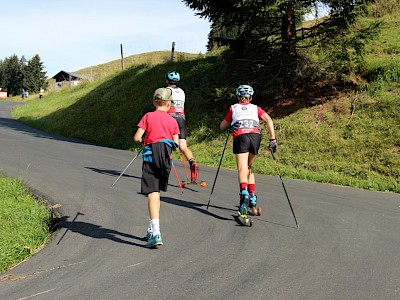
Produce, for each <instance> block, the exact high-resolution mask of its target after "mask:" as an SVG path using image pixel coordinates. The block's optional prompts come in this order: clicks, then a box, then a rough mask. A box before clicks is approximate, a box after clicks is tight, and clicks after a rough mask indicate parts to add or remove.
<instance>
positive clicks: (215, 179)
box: [207, 133, 229, 210]
mask: <svg viewBox="0 0 400 300" xmlns="http://www.w3.org/2000/svg"><path fill="white" fill-rule="evenodd" d="M228 139H229V133H228V134H227V136H226V141H225V146H224V150H223V151H222V155H221V159H220V160H219V165H218V169H217V174H215V178H214V183H213V186H212V189H211V193H210V198H208V203H207V210H208V206H209V205H210V201H211V196H212V193H213V192H214V187H215V182H216V181H217V177H218V173H219V168H220V167H221V163H222V158H223V157H224V153H225V149H226V144H228Z"/></svg>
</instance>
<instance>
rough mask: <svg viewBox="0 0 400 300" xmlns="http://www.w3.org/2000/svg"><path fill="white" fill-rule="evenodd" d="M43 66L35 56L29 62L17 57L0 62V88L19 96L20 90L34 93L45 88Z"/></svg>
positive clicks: (37, 56)
mask: <svg viewBox="0 0 400 300" xmlns="http://www.w3.org/2000/svg"><path fill="white" fill-rule="evenodd" d="M43 69H44V65H43V63H42V62H41V60H40V57H39V55H38V54H36V55H35V56H34V57H33V58H31V59H30V60H28V61H27V60H26V59H25V57H24V56H22V57H21V59H19V58H18V56H17V55H15V54H14V55H12V56H10V57H9V58H5V59H4V60H3V61H1V60H0V87H2V88H5V89H7V90H8V91H9V92H10V94H11V95H18V94H21V92H22V90H23V89H25V90H29V91H30V92H33V93H36V92H38V91H39V90H40V88H41V87H43V88H46V87H47V85H48V83H47V81H46V72H44V71H43Z"/></svg>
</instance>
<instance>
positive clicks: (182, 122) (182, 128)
mask: <svg viewBox="0 0 400 300" xmlns="http://www.w3.org/2000/svg"><path fill="white" fill-rule="evenodd" d="M171 117H173V118H174V119H175V120H176V122H177V123H178V126H179V131H180V133H179V138H180V139H182V140H186V120H185V118H184V117H177V116H174V115H171Z"/></svg>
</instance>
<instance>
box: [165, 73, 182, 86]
mask: <svg viewBox="0 0 400 300" xmlns="http://www.w3.org/2000/svg"><path fill="white" fill-rule="evenodd" d="M165 79H167V80H168V81H170V82H172V83H176V82H179V81H180V80H181V75H179V73H178V72H176V71H169V72H167V75H165Z"/></svg>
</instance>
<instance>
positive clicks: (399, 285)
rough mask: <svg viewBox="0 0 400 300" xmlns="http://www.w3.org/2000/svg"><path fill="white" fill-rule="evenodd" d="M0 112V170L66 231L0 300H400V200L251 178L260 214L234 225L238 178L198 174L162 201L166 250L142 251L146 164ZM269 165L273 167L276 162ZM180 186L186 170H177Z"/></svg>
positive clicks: (1, 291)
mask: <svg viewBox="0 0 400 300" xmlns="http://www.w3.org/2000/svg"><path fill="white" fill-rule="evenodd" d="M12 105H14V104H12V103H10V102H4V101H0V145H1V150H0V171H1V172H4V173H6V174H7V175H9V176H12V177H19V178H22V179H23V180H24V181H25V182H26V184H27V185H29V186H30V187H31V188H33V189H35V190H37V191H39V192H40V193H42V194H44V195H46V197H47V198H48V199H49V200H50V201H51V202H52V203H53V204H60V205H61V208H60V209H61V213H62V215H63V218H62V228H61V229H60V230H59V231H58V232H57V233H56V234H55V236H54V238H53V240H52V241H51V242H50V243H49V244H48V245H47V246H46V247H45V248H44V249H43V250H41V251H40V252H39V253H37V254H36V255H34V256H33V257H32V258H30V259H29V260H28V261H26V262H23V263H22V264H20V265H18V266H17V267H15V268H13V269H12V270H9V271H8V272H6V273H4V274H1V275H0V299H2V300H8V299H113V300H117V299H363V300H365V299H374V300H375V299H400V230H399V229H400V197H399V195H398V194H392V193H379V192H370V191H364V190H360V189H353V188H347V187H339V186H333V185H328V184H317V183H311V182H303V181H298V180H289V179H284V183H285V186H286V189H287V192H288V194H289V197H290V200H291V203H292V205H293V209H294V211H295V214H296V217H297V220H298V222H299V225H300V228H299V229H297V228H296V226H295V222H294V219H293V216H292V213H291V211H290V207H289V205H288V202H287V199H286V196H285V194H284V191H283V189H282V184H281V181H280V179H279V177H271V176H261V175H258V176H257V179H258V185H257V188H258V195H259V203H260V206H262V208H263V209H264V214H263V216H261V217H257V218H256V220H255V223H254V226H253V227H243V226H240V225H239V224H238V223H237V222H236V221H235V219H234V216H235V214H236V205H237V202H238V187H237V183H236V172H235V171H230V170H225V169H221V171H220V173H219V177H218V180H217V184H216V187H215V190H214V194H213V197H212V199H211V205H210V208H209V210H207V209H206V205H207V202H208V199H209V195H210V191H211V187H212V183H213V180H214V177H215V174H216V168H209V167H205V166H200V174H201V179H203V180H206V181H207V182H208V186H207V187H206V188H205V189H202V188H201V187H198V186H190V189H185V190H184V194H181V192H180V190H179V188H178V187H177V184H176V180H175V177H174V176H173V175H172V173H171V179H170V186H169V189H168V192H166V193H163V194H162V204H161V230H162V234H163V240H164V245H163V246H162V247H161V248H160V249H157V250H150V249H146V248H145V241H144V239H143V237H144V235H145V232H146V228H147V223H148V213H147V199H146V198H145V197H143V196H141V195H140V194H138V191H139V190H140V176H141V159H140V158H138V160H137V161H135V162H134V163H133V164H132V166H131V167H130V168H129V169H128V171H127V173H126V175H125V176H123V177H121V179H120V180H119V181H118V182H117V184H116V185H115V186H114V187H113V188H110V186H111V184H112V183H113V182H114V181H115V179H116V178H117V176H118V175H119V173H120V172H121V171H122V170H123V169H124V167H125V166H126V165H127V164H128V163H129V161H130V160H131V159H132V157H133V155H134V153H132V152H129V151H121V150H115V149H109V148H104V147H98V146H93V145H88V144H85V143H79V142H76V141H71V140H68V139H65V138H62V137H57V136H54V135H50V134H47V133H44V132H41V131H38V130H35V129H32V128H29V127H27V126H25V125H23V124H21V123H18V122H16V121H14V120H12V119H10V118H9V114H8V111H9V109H10V107H11V106H12ZM271 163H273V162H272V161H271ZM176 165H177V169H178V171H179V173H180V176H181V178H182V177H183V174H184V171H183V167H182V164H180V163H179V162H176Z"/></svg>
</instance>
